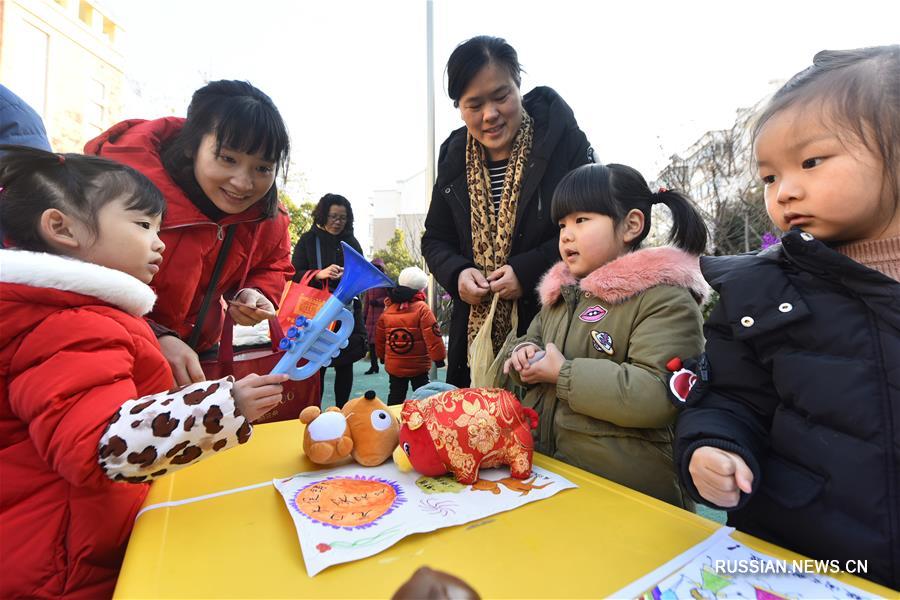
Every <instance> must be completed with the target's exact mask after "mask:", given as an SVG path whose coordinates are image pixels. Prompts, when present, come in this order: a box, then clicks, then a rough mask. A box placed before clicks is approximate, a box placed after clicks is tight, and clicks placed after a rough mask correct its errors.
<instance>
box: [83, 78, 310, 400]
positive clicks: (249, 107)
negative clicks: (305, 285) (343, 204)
mask: <svg viewBox="0 0 900 600" xmlns="http://www.w3.org/2000/svg"><path fill="white" fill-rule="evenodd" d="M289 150H290V143H289V140H288V133H287V128H286V127H285V125H284V121H283V120H282V118H281V115H280V114H279V112H278V109H277V108H276V107H275V104H274V103H273V102H272V100H271V98H269V97H268V96H267V95H265V94H264V93H263V92H261V91H260V90H258V89H256V88H255V87H253V86H252V85H250V84H249V83H247V82H245V81H213V82H211V83H209V84H207V85H205V86H204V87H202V88H200V89H199V90H197V91H196V92H194V96H193V98H192V99H191V105H190V106H189V107H188V110H187V119H180V118H176V117H168V118H163V119H156V120H153V121H144V120H140V119H132V120H129V121H123V122H121V123H119V124H117V125H115V126H113V127H112V128H111V129H110V130H109V131H106V132H105V133H103V134H101V135H100V136H99V137H97V138H96V139H94V140H91V141H90V142H88V143H87V145H85V148H84V151H85V154H95V155H98V156H102V157H104V158H110V159H112V160H115V161H117V162H120V163H123V164H126V165H128V166H130V167H133V168H135V169H137V170H138V171H140V172H141V173H143V174H144V175H146V176H147V177H148V178H150V180H151V181H152V182H153V183H154V184H155V185H156V187H158V188H159V189H160V191H161V192H162V193H163V196H164V197H165V199H166V205H167V208H166V214H165V215H164V216H163V221H162V227H161V230H160V234H159V237H160V239H162V241H163V242H164V243H165V244H166V246H167V247H168V248H169V252H167V253H166V254H165V256H164V257H163V262H162V264H161V265H160V268H159V274H158V275H157V276H156V277H155V278H154V280H153V289H154V291H155V292H156V294H157V296H158V300H157V302H156V306H154V307H153V310H152V311H151V312H150V313H149V314H148V315H147V317H148V321H150V324H151V326H152V327H153V328H154V331H155V332H156V334H157V336H158V337H159V343H160V346H162V350H163V354H164V355H165V357H166V360H168V361H169V364H170V366H171V367H172V372H173V374H174V375H175V381H176V383H178V385H187V384H188V383H191V382H192V381H202V380H203V379H204V375H203V371H202V370H201V368H200V360H199V358H198V353H203V352H205V351H207V350H209V349H211V348H212V347H213V346H215V345H216V344H217V343H218V342H219V338H220V336H221V334H222V325H223V321H224V311H223V310H222V308H221V303H220V301H219V300H220V299H221V298H222V297H223V296H224V297H225V299H226V300H233V301H234V303H232V304H231V305H230V306H229V309H228V311H229V313H230V314H231V317H232V318H233V319H234V322H235V323H237V324H239V325H253V324H255V323H259V322H260V321H262V320H264V319H266V318H268V317H270V316H272V315H273V314H274V312H275V303H276V302H277V301H278V299H279V298H280V297H281V293H282V291H283V290H284V285H285V282H286V281H287V280H288V279H290V278H291V276H292V275H293V273H294V269H293V267H292V266H291V245H290V239H289V236H288V224H289V222H290V219H289V217H288V214H287V210H286V209H285V208H284V206H283V205H281V204H280V203H279V201H278V189H277V187H276V185H275V178H276V175H277V174H278V172H279V171H283V170H284V168H285V167H286V165H287V163H288V155H289ZM254 238H255V241H256V247H255V250H254V251H253V252H252V255H251V252H250V249H251V247H252V246H253V242H254ZM220 255H221V256H222V259H223V262H222V268H221V273H220V276H219V278H218V281H217V282H216V285H215V290H213V291H214V295H213V296H212V299H213V301H212V303H211V304H210V310H209V312H208V313H207V314H206V316H205V318H204V319H203V322H202V323H199V324H198V321H199V317H198V315H199V313H200V307H201V305H202V303H203V297H204V295H205V294H206V291H207V289H208V288H209V284H210V281H211V280H212V274H213V271H214V270H215V266H216V262H217V260H218V259H219V256H220ZM248 261H249V262H250V270H249V272H248V274H247V280H246V282H245V283H244V287H243V288H242V289H240V290H238V289H237V287H238V285H239V284H240V281H241V276H242V275H243V273H244V268H245V265H246V264H247V262H248Z"/></svg>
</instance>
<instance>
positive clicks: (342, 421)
mask: <svg viewBox="0 0 900 600" xmlns="http://www.w3.org/2000/svg"><path fill="white" fill-rule="evenodd" d="M300 421H301V422H302V423H304V424H305V425H306V431H305V432H304V434H303V451H304V452H305V453H306V456H307V457H309V460H311V461H313V462H314V463H316V464H319V465H331V464H335V463H338V462H342V461H344V460H347V459H348V458H349V457H352V458H353V460H355V461H356V462H358V463H359V464H361V465H363V466H364V467H375V466H377V465H380V464H381V463H383V462H384V461H386V460H387V459H388V458H389V457H390V456H391V454H392V453H393V452H394V448H396V447H397V441H398V431H399V429H400V425H399V423H398V422H397V419H396V417H394V416H393V415H391V413H389V412H388V410H387V406H385V405H384V403H383V402H382V401H381V400H379V399H378V398H376V397H375V392H374V391H372V390H369V391H367V392H366V393H365V395H364V396H362V397H360V398H354V399H352V400H350V401H349V402H347V404H345V405H344V408H343V409H338V408H337V407H334V406H332V407H331V408H329V409H328V410H326V411H325V412H321V410H320V409H319V407H318V406H307V407H306V408H304V409H303V412H301V413H300Z"/></svg>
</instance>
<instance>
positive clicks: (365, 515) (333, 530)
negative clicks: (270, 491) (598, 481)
mask: <svg viewBox="0 0 900 600" xmlns="http://www.w3.org/2000/svg"><path fill="white" fill-rule="evenodd" d="M483 473H484V475H483V476H484V477H488V478H489V479H490V480H491V481H489V482H488V483H487V484H488V485H489V486H497V487H498V491H497V492H496V493H488V494H485V493H484V491H480V490H479V489H473V487H472V486H469V485H462V484H460V483H458V482H457V481H456V480H455V479H454V478H453V477H452V476H445V477H423V476H421V475H419V474H418V473H415V472H407V473H403V472H400V470H399V469H398V468H397V466H396V465H394V464H393V463H392V462H389V463H385V464H382V465H379V466H377V467H362V466H360V465H344V466H340V467H335V468H333V469H329V470H327V471H318V472H314V473H313V472H310V473H298V474H296V475H294V476H292V477H282V478H278V479H275V480H274V481H273V483H274V485H275V487H276V488H277V489H278V491H279V492H280V493H281V496H282V498H283V499H284V503H285V506H287V508H288V512H289V513H290V515H291V520H292V521H293V524H294V527H295V529H296V531H297V539H298V541H299V542H300V549H301V550H302V553H303V562H304V565H305V566H306V572H307V574H308V575H309V576H310V577H312V576H314V575H316V574H317V573H319V572H321V571H322V569H326V568H328V567H330V566H331V565H336V564H340V563H345V562H350V561H353V560H358V559H362V558H366V557H367V556H373V555H375V554H378V553H379V552H382V551H384V550H387V549H388V548H390V547H391V546H393V545H394V544H396V543H397V542H398V541H399V540H402V539H403V538H405V537H407V536H410V535H412V534H415V533H428V532H431V531H435V530H437V529H442V528H444V527H452V526H454V525H463V524H466V523H478V524H483V523H485V522H489V521H490V517H491V516H492V515H498V514H504V515H505V514H507V511H510V510H512V509H515V508H516V507H518V506H522V505H525V504H528V503H530V502H535V501H538V500H544V499H547V498H550V497H551V496H553V495H554V494H557V493H558V492H560V491H562V490H565V489H567V488H572V487H575V485H574V484H572V483H571V482H570V481H568V480H566V479H565V478H564V477H561V476H559V475H556V474H555V473H551V472H549V471H546V470H544V469H541V468H539V467H534V475H533V477H531V478H530V479H527V480H524V481H521V480H516V479H512V478H511V477H509V474H510V473H509V469H507V468H503V469H488V470H485V471H484V472H483ZM535 483H537V485H535ZM551 484H552V485H551ZM485 489H486V488H485ZM501 489H502V492H501V491H500V490H501ZM497 518H501V517H497ZM502 518H505V517H502ZM419 540H420V541H419V542H415V544H420V543H426V544H427V536H419ZM408 551H409V547H408V546H407V547H406V549H405V552H408ZM383 560H396V557H391V558H387V559H383Z"/></svg>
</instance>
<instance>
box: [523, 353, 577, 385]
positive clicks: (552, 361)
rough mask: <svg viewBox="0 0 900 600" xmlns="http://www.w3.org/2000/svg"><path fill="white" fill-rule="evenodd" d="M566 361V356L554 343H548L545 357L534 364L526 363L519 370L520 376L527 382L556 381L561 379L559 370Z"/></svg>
mask: <svg viewBox="0 0 900 600" xmlns="http://www.w3.org/2000/svg"><path fill="white" fill-rule="evenodd" d="M564 362H566V357H565V356H563V355H562V352H560V351H559V348H557V347H556V346H555V345H554V344H547V348H546V350H545V354H544V358H542V359H540V360H539V361H537V362H535V363H533V364H526V365H525V367H524V368H523V369H520V370H519V377H520V378H521V379H522V381H524V382H525V383H554V384H555V383H556V382H557V381H558V380H559V370H560V369H561V368H562V364H563V363H564Z"/></svg>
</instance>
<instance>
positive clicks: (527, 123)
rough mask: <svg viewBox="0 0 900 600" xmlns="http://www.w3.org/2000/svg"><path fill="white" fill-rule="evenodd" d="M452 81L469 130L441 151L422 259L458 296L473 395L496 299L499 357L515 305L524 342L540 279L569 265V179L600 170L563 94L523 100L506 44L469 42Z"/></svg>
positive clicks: (456, 323)
mask: <svg viewBox="0 0 900 600" xmlns="http://www.w3.org/2000/svg"><path fill="white" fill-rule="evenodd" d="M447 74H448V91H449V94H450V98H451V99H452V100H453V102H454V106H457V107H459V109H460V113H461V115H462V118H463V121H465V124H466V125H465V127H461V128H460V129H457V130H456V131H454V132H453V133H451V134H450V137H448V138H447V140H446V141H444V143H443V144H442V145H441V149H440V154H439V157H438V174H437V182H436V183H435V186H434V190H433V192H432V196H431V205H430V206H429V209H428V216H427V217H426V219H425V234H424V235H423V237H422V254H423V256H424V257H425V261H426V263H427V264H428V268H429V269H430V270H431V272H432V273H433V274H434V276H435V278H436V279H437V280H438V282H439V283H440V284H441V286H443V288H444V289H445V290H447V292H448V293H449V294H450V295H451V297H452V298H453V315H452V318H451V323H450V347H449V350H448V357H447V382H448V383H452V384H454V385H456V386H459V387H466V386H468V385H469V382H470V380H469V365H468V360H467V348H468V345H469V343H470V341H471V339H472V337H473V336H474V332H475V331H477V329H478V328H479V326H480V324H481V323H483V320H484V314H485V313H486V312H487V306H488V305H489V302H490V300H491V296H492V294H499V296H500V298H501V300H502V302H500V304H499V305H498V316H495V321H494V328H493V332H492V339H493V341H494V350H495V352H496V351H497V350H498V349H499V346H500V345H501V344H502V342H503V340H504V339H505V338H506V336H507V335H508V334H509V333H510V330H511V323H510V318H509V315H510V311H511V309H512V304H513V302H515V303H516V305H517V306H516V309H517V311H518V330H517V335H523V334H524V333H525V331H526V329H527V328H528V325H529V323H530V322H531V320H532V319H533V318H534V316H535V315H536V314H537V312H538V309H539V306H538V299H537V296H536V294H535V290H536V288H537V284H538V281H539V279H540V277H541V276H542V275H543V274H544V272H545V271H547V269H549V268H550V267H551V266H552V265H553V264H554V263H556V262H558V261H559V260H560V257H559V250H558V241H557V239H558V226H557V224H556V223H554V222H553V220H552V219H551V218H550V202H551V200H552V198H553V190H554V189H555V188H556V184H557V183H558V182H559V180H560V179H561V178H562V177H563V175H565V174H566V173H568V172H569V171H570V170H572V169H573V168H575V167H577V166H580V165H583V164H585V163H588V162H592V161H593V151H592V149H591V146H590V143H589V142H588V140H587V137H586V136H585V134H584V133H583V132H582V131H581V130H580V129H579V128H578V123H577V122H576V121H575V115H574V114H573V113H572V109H571V108H569V105H568V104H566V102H565V101H564V100H563V99H562V98H561V97H560V96H559V94H557V93H556V92H555V91H553V90H552V89H550V88H547V87H538V88H535V89H533V90H532V91H531V92H529V93H528V94H526V95H525V96H524V97H523V96H522V95H521V92H520V90H519V86H520V83H521V77H520V65H519V62H518V57H517V55H516V51H515V50H514V49H513V48H512V47H511V46H510V45H509V44H507V43H506V41H505V40H503V39H500V38H494V37H488V36H480V37H476V38H472V39H471V40H468V41H466V42H463V43H462V44H460V45H459V46H457V48H456V50H454V51H453V54H452V55H451V56H450V59H449V61H448V63H447ZM467 175H468V177H467ZM473 223H475V224H476V225H475V227H474V228H473V226H472V224H473ZM473 234H474V235H473ZM472 307H474V308H472ZM470 312H471V313H472V314H471V315H470ZM498 317H499V318H498Z"/></svg>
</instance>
